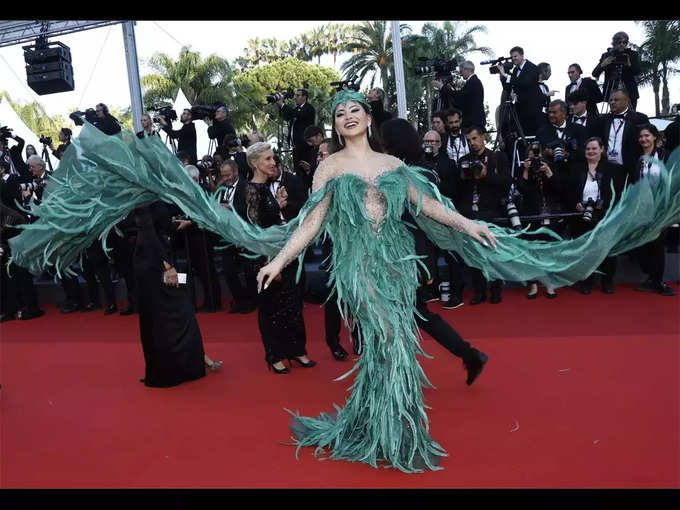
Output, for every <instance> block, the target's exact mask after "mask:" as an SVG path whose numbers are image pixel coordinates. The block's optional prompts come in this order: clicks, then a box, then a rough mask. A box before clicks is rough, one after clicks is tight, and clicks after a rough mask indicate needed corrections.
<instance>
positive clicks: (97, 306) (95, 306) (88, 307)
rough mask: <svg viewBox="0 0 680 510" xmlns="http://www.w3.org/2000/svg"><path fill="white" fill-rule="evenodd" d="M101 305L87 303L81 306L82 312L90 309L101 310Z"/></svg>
mask: <svg viewBox="0 0 680 510" xmlns="http://www.w3.org/2000/svg"><path fill="white" fill-rule="evenodd" d="M101 308H102V305H101V304H100V303H88V304H86V305H85V306H83V308H82V310H81V311H83V312H91V311H92V310H101Z"/></svg>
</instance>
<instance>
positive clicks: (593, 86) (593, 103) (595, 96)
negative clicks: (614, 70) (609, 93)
mask: <svg viewBox="0 0 680 510" xmlns="http://www.w3.org/2000/svg"><path fill="white" fill-rule="evenodd" d="M572 85H574V83H570V84H569V85H567V87H566V88H565V89H564V100H565V101H567V102H568V101H569V95H570V94H572V92H571V86H572ZM576 90H579V91H581V92H584V93H585V94H586V96H587V97H588V102H587V106H586V111H587V112H588V115H589V116H591V117H594V116H596V115H598V111H597V103H601V102H602V101H604V96H603V95H602V91H601V90H600V87H599V85H598V84H597V82H596V81H595V80H593V79H592V78H581V85H579V86H578V88H576V89H574V91H576Z"/></svg>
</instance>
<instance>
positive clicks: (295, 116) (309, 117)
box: [281, 103, 316, 170]
mask: <svg viewBox="0 0 680 510" xmlns="http://www.w3.org/2000/svg"><path fill="white" fill-rule="evenodd" d="M281 116H282V117H283V118H284V119H285V120H287V121H288V144H289V145H290V144H291V143H292V145H293V169H294V170H297V167H298V162H299V161H300V160H301V159H304V158H305V155H306V154H307V151H308V150H309V146H308V145H307V142H306V141H305V129H307V128H308V127H309V126H311V125H312V124H314V120H315V119H316V110H314V107H313V106H312V105H311V104H309V103H305V104H303V105H302V106H295V107H294V108H293V107H292V106H290V105H288V104H286V103H283V105H281Z"/></svg>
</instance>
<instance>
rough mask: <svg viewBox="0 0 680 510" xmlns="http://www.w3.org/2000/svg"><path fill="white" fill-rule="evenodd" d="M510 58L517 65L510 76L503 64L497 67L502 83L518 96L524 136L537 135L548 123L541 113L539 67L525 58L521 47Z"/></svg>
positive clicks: (517, 47) (512, 50)
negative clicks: (540, 128) (539, 129)
mask: <svg viewBox="0 0 680 510" xmlns="http://www.w3.org/2000/svg"><path fill="white" fill-rule="evenodd" d="M510 58H511V60H512V63H513V64H514V65H515V67H513V69H512V72H511V74H510V75H508V74H507V73H506V72H505V69H504V68H503V65H502V64H498V66H497V68H498V73H499V74H500V79H501V83H502V85H503V89H504V90H512V91H513V92H514V93H515V94H516V95H517V116H518V117H519V122H520V124H521V125H522V129H523V130H524V134H525V135H535V134H536V131H538V128H539V127H541V126H542V125H543V124H545V122H546V121H545V115H543V113H542V112H541V106H542V104H543V93H542V92H541V89H540V87H539V85H538V80H539V72H538V67H536V66H535V65H534V64H533V63H531V62H530V61H529V60H527V59H525V58H524V50H523V49H522V48H520V47H519V46H515V47H514V48H512V49H511V50H510Z"/></svg>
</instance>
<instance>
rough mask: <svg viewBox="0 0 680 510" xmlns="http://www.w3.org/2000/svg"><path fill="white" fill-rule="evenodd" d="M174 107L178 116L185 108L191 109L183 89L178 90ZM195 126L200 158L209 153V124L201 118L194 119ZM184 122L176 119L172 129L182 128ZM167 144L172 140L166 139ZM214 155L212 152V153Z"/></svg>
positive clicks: (197, 150)
mask: <svg viewBox="0 0 680 510" xmlns="http://www.w3.org/2000/svg"><path fill="white" fill-rule="evenodd" d="M173 109H174V110H175V111H176V112H177V117H178V118H179V117H180V116H181V115H182V112H183V111H184V110H185V109H191V103H190V102H189V100H188V99H187V97H186V96H185V95H184V92H183V91H182V89H179V92H177V98H176V99H175V104H174V105H173ZM194 126H196V155H197V157H198V159H199V160H200V159H201V158H202V157H203V156H205V155H206V154H208V148H209V147H210V139H209V138H208V125H207V124H206V123H205V122H204V121H203V120H199V119H194ZM181 127H182V123H181V122H180V121H179V120H176V121H174V122H173V123H172V129H175V130H177V129H180V128H181ZM161 135H163V137H164V138H165V135H164V134H163V133H162V132H161ZM166 145H167V146H168V147H170V141H169V140H168V141H166ZM210 155H211V156H212V154H210Z"/></svg>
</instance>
